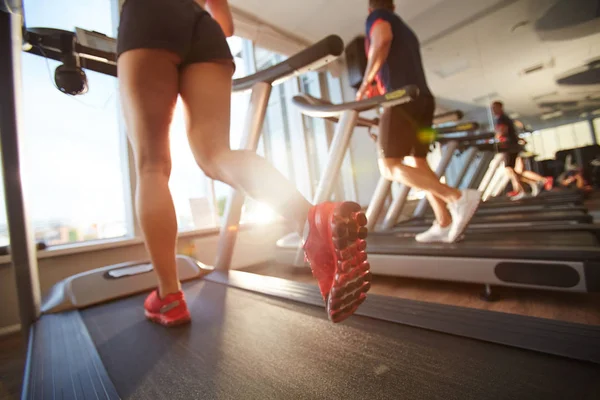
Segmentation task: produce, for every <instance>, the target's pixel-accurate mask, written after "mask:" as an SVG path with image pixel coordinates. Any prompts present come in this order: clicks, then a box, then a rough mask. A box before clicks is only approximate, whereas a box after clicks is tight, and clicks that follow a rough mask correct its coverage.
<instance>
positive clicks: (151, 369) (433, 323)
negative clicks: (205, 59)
mask: <svg viewBox="0 0 600 400" xmlns="http://www.w3.org/2000/svg"><path fill="white" fill-rule="evenodd" d="M21 24H22V22H21V19H20V16H19V15H17V14H12V13H8V12H7V10H4V9H3V8H2V7H0V52H1V53H0V70H1V71H2V74H0V82H1V85H2V88H3V89H4V90H3V91H2V92H1V93H0V96H2V101H1V102H0V115H1V116H2V118H0V132H1V138H0V140H1V144H2V153H3V154H2V155H3V157H2V163H3V172H4V176H5V178H6V177H8V178H9V179H5V180H4V187H5V198H6V207H7V211H8V213H7V215H8V221H9V232H10V240H11V254H12V263H13V267H14V269H15V277H16V283H17V289H18V290H17V291H18V297H19V305H20V316H21V324H22V329H23V333H24V334H25V335H26V337H27V339H28V352H27V362H26V367H25V371H24V379H23V381H24V382H23V391H22V396H21V398H22V399H24V400H25V399H42V398H52V399H54V398H60V399H103V400H113V399H115V400H116V399H153V400H157V399H169V400H172V399H190V398H194V399H217V398H218V399H223V398H244V399H261V400H262V399H281V398H295V399H305V398H307V399H312V398H346V399H365V398H389V399H397V398H438V397H447V395H448V392H449V391H451V392H452V394H453V396H454V397H456V398H460V399H466V400H469V399H477V400H479V399H481V398H486V399H505V398H541V397H544V398H546V399H562V398H566V397H573V398H586V397H588V398H595V397H597V395H598V393H600V386H599V381H598V379H597V378H598V375H599V374H600V328H598V327H594V326H587V325H581V324H572V323H565V322H559V321H552V320H546V319H540V318H531V317H525V316H518V315H510V314H504V313H496V312H490V311H484V310H473V309H467V308H462V307H449V306H444V305H437V304H430V303H423V302H417V301H409V300H402V299H397V298H390V297H384V296H376V295H370V296H369V297H368V300H367V301H366V302H365V303H364V304H363V305H362V307H361V308H360V310H359V312H358V313H357V315H356V316H354V317H352V318H350V319H348V320H346V322H344V323H343V324H337V325H334V324H331V323H329V322H328V321H327V319H326V318H325V313H324V312H323V301H322V299H321V296H320V293H319V291H318V288H317V286H316V285H306V284H300V283H296V282H291V281H287V280H284V279H277V278H269V277H263V276H258V275H254V274H249V273H244V272H240V271H230V270H228V268H227V265H226V263H224V264H223V269H221V270H215V269H214V268H212V267H208V266H205V265H202V264H200V263H198V262H196V261H195V260H193V259H191V258H189V257H185V256H179V257H178V259H177V262H178V268H179V272H180V274H181V277H182V278H183V280H185V281H187V282H186V283H184V284H183V288H184V290H185V292H186V296H187V298H188V301H189V305H190V310H191V313H192V316H193V317H192V318H193V322H192V323H191V324H188V325H185V326H181V327H179V328H176V329H169V328H164V327H161V326H158V325H156V324H154V323H151V322H149V321H147V320H145V318H144V316H143V313H142V303H143V298H144V296H145V293H144V292H148V291H149V290H151V289H152V286H153V285H154V282H155V276H154V271H153V269H152V265H150V264H148V263H147V262H139V263H126V264H123V265H118V266H108V267H105V268H102V269H100V270H92V271H88V272H84V273H81V274H78V275H75V276H72V277H70V278H67V279H66V280H64V281H62V282H60V283H58V284H57V285H56V286H55V287H54V289H53V290H52V291H51V293H50V296H49V298H48V299H47V301H46V302H44V304H43V305H42V306H40V304H41V301H40V288H39V280H38V277H37V273H38V271H37V260H36V257H35V252H34V247H33V243H32V240H31V239H32V238H31V235H29V234H28V230H29V229H30V228H29V225H28V223H27V218H26V216H27V210H26V208H25V204H24V201H23V190H22V186H21V181H20V179H19V177H20V164H19V140H20V136H19V133H20V132H19V130H20V129H19V126H18V123H17V121H18V119H19V114H18V102H17V101H18V99H20V97H19V90H20V86H19V83H20V81H19V80H18V79H17V76H18V67H19V63H18V61H19V53H20V51H21V47H20V46H21V30H20V28H21ZM29 33H31V32H29ZM11 35H12V37H11ZM11 39H12V40H11ZM37 39H39V40H40V42H39V43H40V46H44V49H46V50H47V54H48V56H49V57H54V56H57V55H60V53H59V52H56V51H52V50H51V49H52V46H51V45H50V43H49V42H52V38H51V37H45V38H44V37H37ZM335 43H337V44H335ZM339 43H341V40H340V39H339V38H336V37H333V38H332V37H330V38H328V39H327V40H326V41H325V42H321V43H320V46H317V48H315V47H310V48H308V49H306V50H304V51H303V52H301V53H299V54H298V55H296V56H294V57H291V58H289V59H288V60H286V61H284V62H282V63H281V64H279V65H276V66H274V67H271V68H269V69H267V70H265V71H261V72H259V73H257V74H255V75H253V76H249V77H247V78H245V80H243V81H236V85H234V86H235V87H237V88H239V87H240V85H243V86H247V87H253V88H254V87H255V85H258V86H257V88H258V92H259V93H264V92H265V90H264V89H261V87H263V88H265V87H266V86H265V85H264V84H267V85H268V84H269V82H271V83H272V82H274V80H275V78H280V79H284V78H285V77H286V76H291V75H293V74H296V73H298V72H300V69H299V68H302V66H303V65H304V66H306V65H309V64H311V63H312V62H313V61H319V60H320V61H321V62H323V61H327V60H330V59H332V58H335V57H334V56H336V55H339V53H341V51H338V50H340V48H339ZM331 46H333V47H331ZM77 48H78V51H79V52H80V53H81V54H89V53H92V50H94V49H91V48H90V49H86V48H85V46H80V45H78V46H77ZM324 48H329V49H328V50H326V51H323V50H324ZM333 48H335V51H331V50H332V49H333ZM318 49H320V50H321V52H319V51H318ZM319 53H320V54H319ZM96 54H98V53H96ZM104 56H105V59H106V61H104V62H102V61H98V60H97V59H96V60H93V61H94V62H90V63H87V62H85V63H84V65H83V67H84V68H87V69H93V70H95V71H99V72H100V71H109V72H110V71H113V73H115V72H116V69H115V65H114V54H104ZM15 67H16V68H17V70H16V71H15V69H14V68H15ZM255 93H256V92H255V91H254V90H253V96H252V98H253V100H256V99H257V98H263V97H264V96H265V95H264V94H261V95H256V96H255ZM260 104H264V102H263V103H260ZM260 104H256V103H255V102H254V101H253V102H252V108H251V110H252V114H253V116H252V117H250V118H249V119H248V121H247V123H248V124H250V123H251V122H260V121H261V120H262V119H264V118H262V117H264V108H265V107H264V106H261V105H260ZM261 114H262V117H261ZM251 131H257V132H259V131H260V129H254V128H251V127H250V126H248V129H247V131H246V132H245V135H244V136H245V138H244V139H248V137H249V136H251ZM232 197H235V195H234V196H232ZM232 212H234V210H232V209H229V210H228V214H231V213H232ZM227 220H228V221H231V220H230V219H229V218H227ZM227 228H228V226H227V225H224V227H223V230H227ZM227 248H228V247H227V246H221V247H220V249H227ZM226 259H227V257H221V260H226ZM407 360H410V361H409V362H407ZM490 360H493V361H492V362H490ZM515 363H517V364H518V365H519V368H514V365H515Z"/></svg>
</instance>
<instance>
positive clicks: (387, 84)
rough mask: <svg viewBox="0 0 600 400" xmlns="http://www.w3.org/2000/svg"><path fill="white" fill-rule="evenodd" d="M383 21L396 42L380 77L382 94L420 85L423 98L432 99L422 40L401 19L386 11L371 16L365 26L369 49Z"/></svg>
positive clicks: (380, 9)
mask: <svg viewBox="0 0 600 400" xmlns="http://www.w3.org/2000/svg"><path fill="white" fill-rule="evenodd" d="M381 21H387V22H388V23H389V24H390V25H391V27H392V33H393V35H394V38H393V40H392V44H391V46H390V53H389V55H388V57H387V60H386V62H385V63H384V64H383V66H382V67H381V70H380V71H379V73H378V74H377V84H378V86H379V90H380V91H383V92H384V93H387V92H391V91H393V90H397V89H400V88H402V87H403V86H406V85H417V87H418V88H419V91H420V96H432V94H431V90H429V86H427V79H426V78H425V71H424V70H423V62H422V60H421V46H420V44H419V39H418V38H417V35H416V34H415V33H414V32H413V30H412V29H410V27H409V26H408V25H406V23H404V21H403V20H402V19H401V18H400V17H399V16H398V15H396V14H395V13H394V12H392V11H390V10H386V9H383V8H379V9H376V10H374V11H373V12H372V13H371V14H369V17H368V18H367V26H366V28H367V32H366V34H367V46H369V45H370V38H371V31H372V29H373V28H374V27H375V26H376V25H377V24H378V23H380V22H381Z"/></svg>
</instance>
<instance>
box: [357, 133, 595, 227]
mask: <svg viewBox="0 0 600 400" xmlns="http://www.w3.org/2000/svg"><path fill="white" fill-rule="evenodd" d="M491 137H493V133H488V132H483V133H481V132H464V133H463V132H457V133H454V134H443V135H439V136H438V137H437V138H436V141H438V142H439V143H440V144H441V145H442V146H443V147H442V149H443V150H442V158H441V160H440V163H439V165H438V167H437V170H436V174H437V176H439V177H442V176H444V175H445V173H446V171H447V169H448V166H449V164H450V163H451V162H452V160H453V159H455V158H456V157H455V153H456V152H457V151H458V150H464V153H463V155H462V157H461V158H462V160H461V162H462V165H461V168H460V169H459V172H458V173H457V176H456V177H455V179H454V182H449V184H450V186H453V187H460V185H461V184H462V183H463V180H464V181H465V184H466V186H467V187H471V188H473V186H474V184H473V182H470V180H474V179H475V178H476V176H477V175H478V172H477V171H475V172H474V173H473V174H471V179H470V180H469V179H466V178H465V176H466V175H467V170H468V169H469V167H470V166H471V164H473V161H474V159H475V157H476V155H477V150H478V147H482V146H487V147H495V145H493V144H482V143H481V142H485V141H488V140H489V139H490V138H491ZM499 155H500V158H501V157H502V154H499ZM497 159H498V157H495V158H494V161H496V160H497ZM475 168H476V169H484V168H485V160H482V161H480V162H479V163H477V164H476V165H475ZM498 169H500V167H499V164H496V163H494V162H493V163H491V164H490V165H489V167H488V170H487V172H486V174H485V176H484V177H483V179H482V180H481V182H480V184H479V185H478V187H477V189H478V190H479V191H480V192H482V193H483V197H484V199H485V198H486V196H488V194H489V193H490V192H494V191H496V190H499V189H496V188H497V187H499V186H501V185H502V182H501V179H498V176H500V178H503V177H504V174H503V173H502V171H498ZM494 175H495V176H496V179H495V180H494V179H492V177H493V176H494ZM390 186H391V184H390V183H389V182H388V181H387V180H386V179H385V178H383V177H381V178H380V182H379V184H378V186H377V189H376V191H375V194H374V195H373V197H372V201H371V204H369V207H368V210H367V218H368V219H369V225H368V228H369V229H371V230H373V229H374V228H375V224H376V222H377V221H378V219H379V216H380V214H381V213H382V208H383V203H384V202H385V199H386V197H387V196H388V195H389V191H390ZM409 191H410V188H408V187H406V186H404V185H400V191H399V193H398V195H397V196H396V197H395V198H394V199H393V201H392V203H391V205H390V207H389V208H388V211H387V213H386V214H385V217H384V218H383V220H382V222H381V230H382V231H388V230H394V231H395V232H409V233H410V232H412V233H418V232H422V231H425V230H427V229H428V228H429V227H430V226H431V224H432V223H433V220H434V217H433V214H432V213H429V215H427V210H428V209H429V203H428V202H427V199H426V198H425V197H423V198H422V199H421V200H420V201H419V202H418V205H417V207H416V208H415V210H414V213H413V215H412V218H408V219H405V220H403V221H400V222H399V218H400V215H401V213H402V210H403V208H404V206H405V204H406V200H407V197H408V193H409ZM571 200H572V199H562V200H561V201H559V202H556V203H553V204H547V203H541V202H537V203H533V202H532V203H525V202H520V203H516V202H515V204H510V203H509V204H507V203H504V204H502V206H496V207H490V208H487V207H482V208H480V209H479V210H478V211H477V213H476V214H475V216H474V217H473V219H472V222H471V224H470V225H469V228H468V232H470V231H477V232H481V231H489V230H495V229H497V228H507V229H510V228H515V227H527V226H531V227H535V226H538V225H553V226H556V225H561V224H573V223H584V224H591V223H592V222H593V217H592V216H591V215H590V214H588V211H587V209H586V208H585V207H583V205H581V204H573V203H572V202H571ZM484 204H485V202H484Z"/></svg>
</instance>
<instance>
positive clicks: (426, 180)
mask: <svg viewBox="0 0 600 400" xmlns="http://www.w3.org/2000/svg"><path fill="white" fill-rule="evenodd" d="M415 165H417V164H416V163H415ZM379 170H380V172H381V174H382V175H383V176H384V177H385V178H386V179H388V180H392V181H396V182H400V183H404V184H405V185H407V186H410V187H414V188H417V189H421V190H425V191H426V192H429V193H431V194H432V195H433V196H435V197H437V198H438V199H441V200H442V201H443V202H444V203H446V204H447V206H448V211H449V213H450V215H451V218H452V224H451V225H450V226H449V228H448V232H447V234H446V232H442V233H443V234H444V236H445V237H444V238H442V239H441V240H442V241H445V242H455V241H457V240H459V238H460V237H461V236H462V234H463V233H464V230H465V229H466V227H467V226H468V224H469V222H470V221H471V218H472V217H473V215H474V213H475V211H476V210H477V208H478V207H479V203H480V201H481V194H480V193H479V192H478V191H476V190H465V191H460V190H458V189H455V188H451V187H450V186H448V185H445V184H443V183H441V182H440V181H439V179H438V177H437V176H436V175H435V174H434V173H433V171H431V169H430V168H429V166H427V167H426V168H424V167H423V166H422V163H420V164H419V167H409V166H407V165H404V164H403V160H402V159H400V158H380V159H379ZM424 233H425V232H424ZM417 240H420V239H419V238H417Z"/></svg>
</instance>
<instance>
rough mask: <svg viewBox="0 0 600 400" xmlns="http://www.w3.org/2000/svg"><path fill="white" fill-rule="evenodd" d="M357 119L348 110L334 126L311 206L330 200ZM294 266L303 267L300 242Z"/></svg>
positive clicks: (354, 114) (355, 112)
mask: <svg viewBox="0 0 600 400" xmlns="http://www.w3.org/2000/svg"><path fill="white" fill-rule="evenodd" d="M357 119H358V111H355V110H348V111H344V112H343V113H342V116H341V118H340V122H339V123H338V124H337V126H336V129H335V134H334V135H333V140H332V141H331V145H330V146H329V154H328V156H327V163H326V164H325V168H324V169H323V173H322V175H321V178H320V179H319V185H318V186H317V192H316V194H315V197H314V199H313V204H319V203H322V202H324V201H327V200H329V199H330V197H331V193H332V192H333V188H334V187H335V186H336V182H338V181H337V179H338V177H339V176H340V169H341V168H342V163H343V162H344V156H345V155H346V151H347V150H348V147H349V146H350V139H351V138H352V133H353V132H354V128H355V127H356V121H357ZM294 265H295V266H302V265H304V251H303V249H302V242H300V246H299V247H298V251H297V252H296V259H295V260H294Z"/></svg>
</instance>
